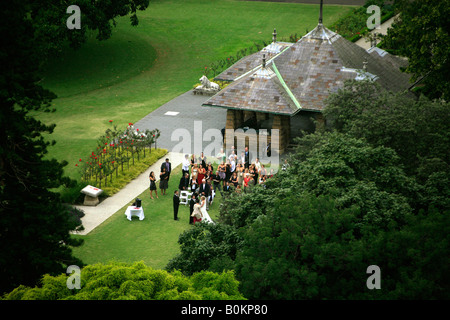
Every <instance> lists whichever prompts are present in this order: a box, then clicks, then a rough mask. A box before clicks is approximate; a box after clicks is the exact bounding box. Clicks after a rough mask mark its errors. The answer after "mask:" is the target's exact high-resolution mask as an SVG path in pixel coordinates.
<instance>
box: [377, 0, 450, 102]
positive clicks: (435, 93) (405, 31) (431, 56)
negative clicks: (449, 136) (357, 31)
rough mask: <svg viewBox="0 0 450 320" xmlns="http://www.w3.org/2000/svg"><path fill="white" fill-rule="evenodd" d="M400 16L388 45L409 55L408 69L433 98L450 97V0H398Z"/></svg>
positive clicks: (389, 30) (400, 52)
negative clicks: (449, 71)
mask: <svg viewBox="0 0 450 320" xmlns="http://www.w3.org/2000/svg"><path fill="white" fill-rule="evenodd" d="M395 5H396V6H397V9H398V11H399V12H400V19H399V20H398V21H397V22H395V23H394V24H393V25H392V28H390V29H388V32H387V36H386V37H384V42H383V43H384V44H383V45H384V47H385V48H386V49H388V50H391V51H393V53H395V54H399V55H401V56H405V57H407V58H408V61H409V65H408V67H407V68H406V72H408V73H411V74H412V79H413V81H421V83H423V84H425V88H424V90H423V92H424V93H425V94H426V95H428V96H429V97H430V98H443V99H445V100H447V101H448V100H449V98H450V85H449V83H450V75H449V73H448V70H449V69H450V59H449V58H450V37H449V26H450V1H449V0H413V1H411V0H396V1H395Z"/></svg>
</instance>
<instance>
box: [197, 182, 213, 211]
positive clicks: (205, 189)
mask: <svg viewBox="0 0 450 320" xmlns="http://www.w3.org/2000/svg"><path fill="white" fill-rule="evenodd" d="M210 193H211V186H210V185H209V184H207V183H206V179H203V180H202V184H201V185H200V186H199V188H198V195H199V197H201V196H204V197H205V198H206V199H209V196H210ZM208 207H209V201H206V209H208Z"/></svg>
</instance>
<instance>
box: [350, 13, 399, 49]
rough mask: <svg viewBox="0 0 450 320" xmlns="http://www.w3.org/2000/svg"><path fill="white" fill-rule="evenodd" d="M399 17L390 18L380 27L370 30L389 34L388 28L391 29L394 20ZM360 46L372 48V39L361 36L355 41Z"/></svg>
mask: <svg viewBox="0 0 450 320" xmlns="http://www.w3.org/2000/svg"><path fill="white" fill-rule="evenodd" d="M396 18H397V16H395V17H392V18H390V19H389V20H386V21H385V22H384V23H382V24H381V25H380V29H374V30H372V31H370V32H371V33H374V32H376V33H379V34H382V35H386V34H387V29H389V28H390V27H391V25H392V23H393V22H394V20H395V19H396ZM355 43H356V44H357V45H358V46H360V47H362V48H364V49H366V50H367V49H370V41H369V40H366V39H365V38H361V39H359V40H358V41H356V42H355Z"/></svg>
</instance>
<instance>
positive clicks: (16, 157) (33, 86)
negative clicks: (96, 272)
mask: <svg viewBox="0 0 450 320" xmlns="http://www.w3.org/2000/svg"><path fill="white" fill-rule="evenodd" d="M91 3H92V4H91ZM78 4H80V7H81V8H82V10H84V14H86V16H84V15H83V17H87V18H82V19H85V20H83V21H82V25H84V27H83V28H82V29H81V30H80V31H75V32H74V33H70V32H69V31H68V30H67V27H66V24H65V22H66V19H67V18H68V15H67V14H66V13H65V10H66V8H67V7H66V3H65V2H63V1H56V0H55V1H17V0H13V1H6V2H2V3H1V5H0V18H1V21H2V24H1V26H0V36H1V39H2V41H3V45H2V53H1V54H0V65H1V66H2V72H1V74H0V136H1V139H0V272H1V273H2V277H1V279H0V292H4V291H7V290H11V289H12V288H14V287H16V286H18V285H20V284H24V285H32V284H34V283H35V281H37V280H38V279H39V278H40V277H41V276H42V275H43V274H44V273H51V274H53V273H61V272H62V271H63V270H65V266H67V265H69V264H77V265H80V266H81V265H82V262H81V261H79V260H78V259H76V258H74V257H73V256H72V251H71V247H72V246H77V245H80V243H81V242H80V241H78V240H74V239H72V238H71V237H70V234H69V232H70V231H72V230H75V229H76V228H79V227H80V225H79V221H77V220H76V219H74V218H73V215H72V213H71V212H70V210H69V209H67V207H65V206H63V205H62V203H61V199H60V196H59V194H57V193H54V192H52V191H51V189H53V188H57V187H59V186H61V185H63V186H64V185H66V186H67V185H70V184H71V183H73V182H72V181H70V180H69V179H67V178H64V177H63V168H64V166H65V165H66V163H62V162H58V161H56V160H54V159H50V160H49V159H45V155H46V153H47V147H48V146H49V145H50V144H51V143H53V142H48V141H45V140H44V138H43V135H42V134H43V133H45V132H47V133H51V132H52V131H53V129H54V127H55V126H54V125H47V124H44V123H42V122H40V121H38V120H36V119H35V118H33V117H32V116H31V115H30V112H32V111H44V112H50V111H52V110H51V100H52V99H53V98H54V97H55V95H54V94H53V93H51V92H49V91H48V90H46V89H44V88H42V87H41V86H40V85H39V79H40V74H41V72H42V69H41V68H42V66H43V65H44V63H45V59H46V57H47V56H48V53H49V52H50V51H51V50H52V49H55V48H57V47H58V46H59V45H60V43H62V42H64V41H66V40H68V41H69V42H70V43H71V44H72V45H74V46H76V45H80V44H81V43H82V42H83V37H82V35H83V34H84V33H85V32H86V30H87V28H89V29H95V30H98V31H99V38H100V39H106V38H107V37H108V36H109V35H110V30H109V29H108V26H109V24H110V20H111V19H113V18H114V17H116V16H118V15H125V14H127V13H129V12H132V13H135V12H136V9H143V8H144V7H145V6H146V4H148V1H133V0H129V1H100V2H99V1H97V2H95V5H94V4H93V2H91V1H80V2H78ZM88 4H90V5H88ZM84 5H86V6H84ZM55 9H56V10H55ZM86 19H87V20H86ZM133 21H134V22H133V23H136V22H137V20H133ZM84 22H86V23H85V24H84ZM108 30H109V31H108Z"/></svg>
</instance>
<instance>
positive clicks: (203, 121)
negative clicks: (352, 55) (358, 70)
mask: <svg viewBox="0 0 450 320" xmlns="http://www.w3.org/2000/svg"><path fill="white" fill-rule="evenodd" d="M394 19H395V17H393V18H391V19H389V20H387V21H386V22H385V23H383V24H382V25H381V29H378V30H374V31H373V32H377V33H381V34H386V31H387V29H388V28H389V27H390V26H391V24H392V22H393V21H394ZM356 44H358V45H359V46H361V47H363V48H364V49H369V47H370V43H368V42H366V41H365V39H364V38H363V39H360V40H358V41H357V42H356ZM208 98H209V96H202V95H194V94H193V92H192V90H190V91H188V92H186V93H183V94H181V95H180V96H178V97H176V98H175V99H173V100H171V101H169V102H168V103H166V104H164V105H162V106H161V107H159V108H158V109H156V110H155V111H153V112H151V113H150V114H148V115H147V116H146V117H144V118H143V119H141V120H139V121H138V122H136V123H135V124H134V126H135V128H139V129H140V130H145V129H150V130H152V129H154V128H158V129H159V130H160V131H161V137H160V138H159V139H158V147H159V148H164V149H167V150H169V154H168V155H167V157H168V158H169V159H170V161H171V163H172V167H173V168H174V167H176V166H178V165H179V164H181V161H182V160H183V156H184V154H185V153H189V154H192V153H194V154H199V153H200V152H201V151H203V148H204V147H206V145H208V144H209V143H210V142H209V141H206V142H205V143H203V139H197V140H195V139H194V137H195V135H194V130H196V131H197V130H198V132H201V137H202V138H203V135H204V133H205V131H206V130H208V129H211V128H214V129H220V128H223V126H224V125H225V119H226V109H221V108H208V107H202V106H201V105H202V104H203V103H204V102H205V101H206V100H207V99H208ZM196 121H199V122H196ZM176 129H179V130H183V131H178V132H184V134H183V135H182V137H183V138H182V137H181V136H178V135H176V136H174V137H172V134H173V133H174V132H175V130H176ZM172 139H174V141H172ZM183 139H186V140H185V141H189V142H190V143H188V144H187V145H188V149H187V150H186V149H185V150H182V153H179V152H172V150H174V147H176V146H177V145H179V143H180V141H181V140H183ZM189 139H190V140H189ZM180 151H181V150H180ZM165 158H166V157H164V158H163V159H160V160H159V161H157V162H156V163H155V164H153V165H152V166H150V168H148V169H147V171H145V172H144V173H143V174H141V175H140V176H139V177H138V178H136V179H134V180H133V181H131V182H130V183H129V184H128V185H126V186H125V187H124V188H123V189H122V190H120V191H119V192H118V193H116V194H114V195H113V196H111V197H109V198H107V199H105V200H104V201H102V202H101V203H99V204H98V205H97V206H95V207H92V206H76V207H77V208H79V209H81V210H83V211H84V213H85V216H84V217H83V218H82V219H81V220H82V222H83V226H84V228H85V230H84V231H82V232H77V234H80V235H86V234H88V233H89V232H91V231H92V230H93V229H95V228H96V227H97V226H98V225H100V224H101V223H102V222H103V221H105V220H106V219H108V218H109V217H110V216H112V215H113V214H114V213H116V212H117V211H118V210H120V209H121V208H123V207H124V206H125V205H127V204H128V203H131V202H133V201H134V199H135V198H136V197H137V196H139V195H140V194H141V193H142V192H144V191H145V190H146V189H148V187H149V181H148V175H149V173H150V172H151V171H155V172H156V175H157V176H158V173H159V170H160V169H159V168H160V167H161V163H162V162H163V161H164V159H165Z"/></svg>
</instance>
